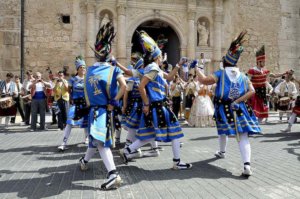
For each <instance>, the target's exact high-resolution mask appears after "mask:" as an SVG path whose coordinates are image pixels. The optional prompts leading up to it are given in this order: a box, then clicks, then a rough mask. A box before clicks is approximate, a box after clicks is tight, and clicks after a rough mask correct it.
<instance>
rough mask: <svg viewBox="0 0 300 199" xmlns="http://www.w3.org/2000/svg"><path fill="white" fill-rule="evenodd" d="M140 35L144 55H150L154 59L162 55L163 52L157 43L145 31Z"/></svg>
mask: <svg viewBox="0 0 300 199" xmlns="http://www.w3.org/2000/svg"><path fill="white" fill-rule="evenodd" d="M138 34H139V36H140V42H141V45H142V47H143V50H144V53H150V54H151V58H152V59H155V58H157V57H158V56H159V55H160V54H161V50H160V49H159V47H158V46H157V44H156V43H155V41H154V40H153V39H152V38H151V37H150V36H149V35H148V34H147V33H146V32H145V31H141V32H138Z"/></svg>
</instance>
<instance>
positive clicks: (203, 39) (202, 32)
mask: <svg viewBox="0 0 300 199" xmlns="http://www.w3.org/2000/svg"><path fill="white" fill-rule="evenodd" d="M197 32H198V46H208V36H209V30H208V28H207V27H206V23H205V21H201V22H198V24H197Z"/></svg>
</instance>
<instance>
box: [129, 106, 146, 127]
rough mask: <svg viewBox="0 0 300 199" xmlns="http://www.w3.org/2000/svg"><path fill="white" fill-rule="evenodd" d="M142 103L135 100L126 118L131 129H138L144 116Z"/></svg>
mask: <svg viewBox="0 0 300 199" xmlns="http://www.w3.org/2000/svg"><path fill="white" fill-rule="evenodd" d="M142 106H143V105H142V104H141V103H138V102H135V103H134V106H133V107H132V108H131V110H130V112H129V114H128V116H127V117H126V120H125V124H124V125H125V126H126V127H128V128H131V129H138V128H139V126H140V122H141V116H142V112H143V111H142Z"/></svg>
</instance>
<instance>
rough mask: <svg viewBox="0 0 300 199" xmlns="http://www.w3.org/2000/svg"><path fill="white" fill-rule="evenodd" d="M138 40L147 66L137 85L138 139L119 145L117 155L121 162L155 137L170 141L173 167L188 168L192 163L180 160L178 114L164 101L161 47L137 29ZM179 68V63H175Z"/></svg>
mask: <svg viewBox="0 0 300 199" xmlns="http://www.w3.org/2000/svg"><path fill="white" fill-rule="evenodd" d="M140 37H141V42H142V44H143V47H144V49H145V51H146V56H144V60H145V65H146V68H145V69H144V76H143V78H142V79H141V82H140V85H139V91H140V94H141V97H142V100H143V114H142V117H141V122H140V125H139V129H138V132H137V135H136V137H137V140H136V141H134V142H133V143H132V144H131V145H130V146H129V147H127V148H125V149H122V150H121V151H120V155H121V157H122V158H123V160H124V163H125V164H127V162H128V155H129V154H130V152H131V151H135V150H137V149H138V148H140V147H142V146H143V145H145V144H147V143H150V142H152V141H153V140H156V141H164V142H172V149H173V155H174V157H173V162H174V163H173V168H174V169H190V168H191V167H192V165H191V164H186V163H183V162H181V161H180V155H179V153H180V142H179V138H181V137H183V133H182V130H181V127H180V124H179V122H178V121H177V118H176V117H175V115H174V113H173V112H172V111H171V110H170V108H169V107H168V105H167V104H166V84H167V82H166V80H165V79H164V78H163V76H164V74H163V71H162V70H161V69H160V67H159V65H161V63H162V56H161V51H160V49H159V48H158V46H157V45H156V43H155V42H154V41H153V40H152V38H151V37H149V36H148V35H147V33H145V32H141V33H140ZM176 68H177V69H176V70H177V71H178V68H179V66H176Z"/></svg>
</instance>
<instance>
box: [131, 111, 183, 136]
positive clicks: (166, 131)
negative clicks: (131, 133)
mask: <svg viewBox="0 0 300 199" xmlns="http://www.w3.org/2000/svg"><path fill="white" fill-rule="evenodd" d="M149 114H151V115H150V117H151V123H152V125H151V126H149V125H148V123H149V117H148V116H147V117H146V116H145V114H144V113H143V114H142V116H141V121H140V126H139V129H138V131H137V134H136V137H137V138H138V139H140V140H147V139H151V138H155V140H156V141H163V142H171V141H172V140H174V139H178V138H181V137H183V133H182V129H181V127H180V124H179V122H178V120H177V119H176V117H175V116H174V113H173V112H172V111H171V110H170V109H169V108H168V107H167V106H162V107H160V108H157V107H156V108H152V107H150V113H149ZM161 114H162V115H161ZM173 116H174V117H175V120H174V117H173ZM161 118H164V120H165V121H163V120H162V119H161ZM147 120H148V121H147ZM163 123H164V125H163V126H161V125H162V124H163Z"/></svg>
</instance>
